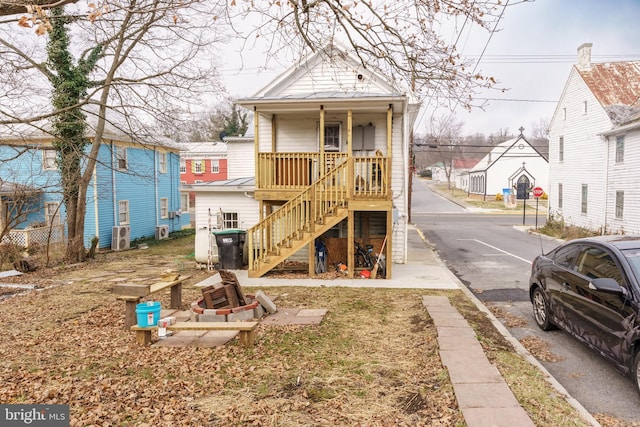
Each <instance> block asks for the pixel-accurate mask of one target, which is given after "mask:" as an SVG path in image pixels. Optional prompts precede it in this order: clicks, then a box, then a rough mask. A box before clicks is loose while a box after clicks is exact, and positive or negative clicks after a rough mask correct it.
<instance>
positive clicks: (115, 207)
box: [111, 140, 120, 226]
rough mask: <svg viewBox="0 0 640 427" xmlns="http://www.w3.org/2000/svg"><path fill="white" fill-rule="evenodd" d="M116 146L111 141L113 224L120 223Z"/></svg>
mask: <svg viewBox="0 0 640 427" xmlns="http://www.w3.org/2000/svg"><path fill="white" fill-rule="evenodd" d="M116 164H117V159H116V146H115V144H114V143H113V140H112V141H111V194H113V225H114V226H116V225H120V223H119V222H118V196H117V194H116V166H117V165H116Z"/></svg>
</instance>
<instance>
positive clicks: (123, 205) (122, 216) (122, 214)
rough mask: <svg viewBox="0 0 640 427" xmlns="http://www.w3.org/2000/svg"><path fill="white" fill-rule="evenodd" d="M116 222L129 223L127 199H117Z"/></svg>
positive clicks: (120, 223)
mask: <svg viewBox="0 0 640 427" xmlns="http://www.w3.org/2000/svg"><path fill="white" fill-rule="evenodd" d="M118 222H119V225H129V201H128V200H120V201H118Z"/></svg>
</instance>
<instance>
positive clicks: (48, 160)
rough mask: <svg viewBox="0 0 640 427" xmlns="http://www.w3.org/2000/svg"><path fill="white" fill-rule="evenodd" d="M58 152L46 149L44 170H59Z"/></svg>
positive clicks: (43, 153) (43, 151)
mask: <svg viewBox="0 0 640 427" xmlns="http://www.w3.org/2000/svg"><path fill="white" fill-rule="evenodd" d="M57 156H58V152H57V151H56V150H54V149H53V148H45V149H44V150H42V169H44V170H47V171H50V170H56V169H58V164H57V163H56V159H57Z"/></svg>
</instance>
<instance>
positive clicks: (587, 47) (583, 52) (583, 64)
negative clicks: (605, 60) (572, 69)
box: [576, 43, 593, 71]
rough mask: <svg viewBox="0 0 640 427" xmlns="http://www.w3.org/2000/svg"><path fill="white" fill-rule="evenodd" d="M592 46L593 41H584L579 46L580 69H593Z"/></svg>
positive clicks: (578, 67)
mask: <svg viewBox="0 0 640 427" xmlns="http://www.w3.org/2000/svg"><path fill="white" fill-rule="evenodd" d="M591 46H593V43H583V44H581V45H580V46H578V61H577V62H576V68H577V69H578V70H579V71H588V70H590V69H591Z"/></svg>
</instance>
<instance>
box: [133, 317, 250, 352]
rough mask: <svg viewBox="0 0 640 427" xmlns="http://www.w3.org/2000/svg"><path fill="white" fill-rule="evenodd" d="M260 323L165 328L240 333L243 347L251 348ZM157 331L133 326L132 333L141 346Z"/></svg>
mask: <svg viewBox="0 0 640 427" xmlns="http://www.w3.org/2000/svg"><path fill="white" fill-rule="evenodd" d="M259 323H260V322H177V323H174V324H173V325H169V326H167V330H170V331H240V334H239V335H238V338H239V340H240V344H241V345H242V346H243V347H251V346H253V344H254V343H255V340H256V333H255V329H256V327H257V326H258V324H259ZM156 329H158V327H157V326H146V327H144V326H138V325H137V324H136V325H133V326H132V327H131V330H132V331H135V332H136V341H137V342H138V344H141V345H149V344H151V332H152V331H154V330H156Z"/></svg>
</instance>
